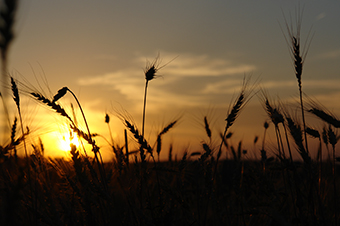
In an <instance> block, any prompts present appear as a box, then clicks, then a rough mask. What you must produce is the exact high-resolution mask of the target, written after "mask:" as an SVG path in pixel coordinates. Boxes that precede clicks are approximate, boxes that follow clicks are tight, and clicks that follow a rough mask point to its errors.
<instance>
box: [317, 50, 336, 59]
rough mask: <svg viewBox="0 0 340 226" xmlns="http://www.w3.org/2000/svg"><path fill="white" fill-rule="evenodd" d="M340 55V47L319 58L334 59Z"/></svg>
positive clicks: (320, 55)
mask: <svg viewBox="0 0 340 226" xmlns="http://www.w3.org/2000/svg"><path fill="white" fill-rule="evenodd" d="M338 57H340V49H336V50H332V51H328V52H325V53H322V54H319V55H318V56H317V58H319V59H334V58H338Z"/></svg>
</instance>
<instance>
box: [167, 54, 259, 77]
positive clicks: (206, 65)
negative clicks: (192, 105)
mask: <svg viewBox="0 0 340 226" xmlns="http://www.w3.org/2000/svg"><path fill="white" fill-rule="evenodd" d="M167 59H168V58H167ZM164 61H165V60H164ZM165 62H166V61H165ZM254 70H256V67H255V66H254V65H251V64H245V63H238V62H233V61H230V60H226V59H221V58H211V57H209V56H207V55H192V54H183V55H179V56H178V58H177V59H175V60H174V61H173V62H171V63H170V64H169V65H168V66H167V67H166V71H167V72H168V73H171V74H173V75H175V76H180V77H183V76H191V77H192V76H195V77H197V76H226V75H236V74H243V73H248V72H252V71H254Z"/></svg>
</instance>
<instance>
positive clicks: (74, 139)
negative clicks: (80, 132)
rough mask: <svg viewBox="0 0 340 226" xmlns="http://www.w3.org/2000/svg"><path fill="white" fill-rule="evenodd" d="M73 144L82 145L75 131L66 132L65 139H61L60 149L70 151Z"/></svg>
mask: <svg viewBox="0 0 340 226" xmlns="http://www.w3.org/2000/svg"><path fill="white" fill-rule="evenodd" d="M71 144H73V145H75V146H76V147H78V146H79V145H80V141H79V139H78V136H77V135H76V134H74V133H73V132H69V133H65V134H64V135H63V139H62V140H60V141H59V149H60V150H61V151H70V150H71Z"/></svg>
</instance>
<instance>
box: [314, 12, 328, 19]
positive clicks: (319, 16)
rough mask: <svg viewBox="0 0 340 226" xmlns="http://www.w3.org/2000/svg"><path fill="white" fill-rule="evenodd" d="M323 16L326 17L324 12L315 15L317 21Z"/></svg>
mask: <svg viewBox="0 0 340 226" xmlns="http://www.w3.org/2000/svg"><path fill="white" fill-rule="evenodd" d="M325 17H326V13H324V12H322V13H320V14H319V15H317V16H316V20H317V21H318V20H321V19H323V18H325Z"/></svg>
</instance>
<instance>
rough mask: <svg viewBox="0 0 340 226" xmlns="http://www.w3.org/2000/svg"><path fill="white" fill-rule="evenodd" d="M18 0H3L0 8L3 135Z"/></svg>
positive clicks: (7, 114) (6, 113)
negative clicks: (8, 68) (10, 53)
mask: <svg viewBox="0 0 340 226" xmlns="http://www.w3.org/2000/svg"><path fill="white" fill-rule="evenodd" d="M18 2H19V1H18V0H4V1H3V4H2V6H1V9H0V24H1V25H0V52H1V67H2V72H1V74H2V84H3V85H2V91H1V97H2V98H3V105H4V111H5V116H6V121H7V122H8V125H9V127H6V126H5V127H4V128H5V131H4V135H5V134H6V132H7V129H8V128H10V124H11V123H10V118H9V113H8V106H7V100H6V99H7V95H8V94H7V85H8V84H9V76H8V71H7V55H8V49H9V47H10V44H11V43H12V41H13V38H14V31H13V29H14V28H13V27H14V21H15V15H16V11H17V7H18Z"/></svg>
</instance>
